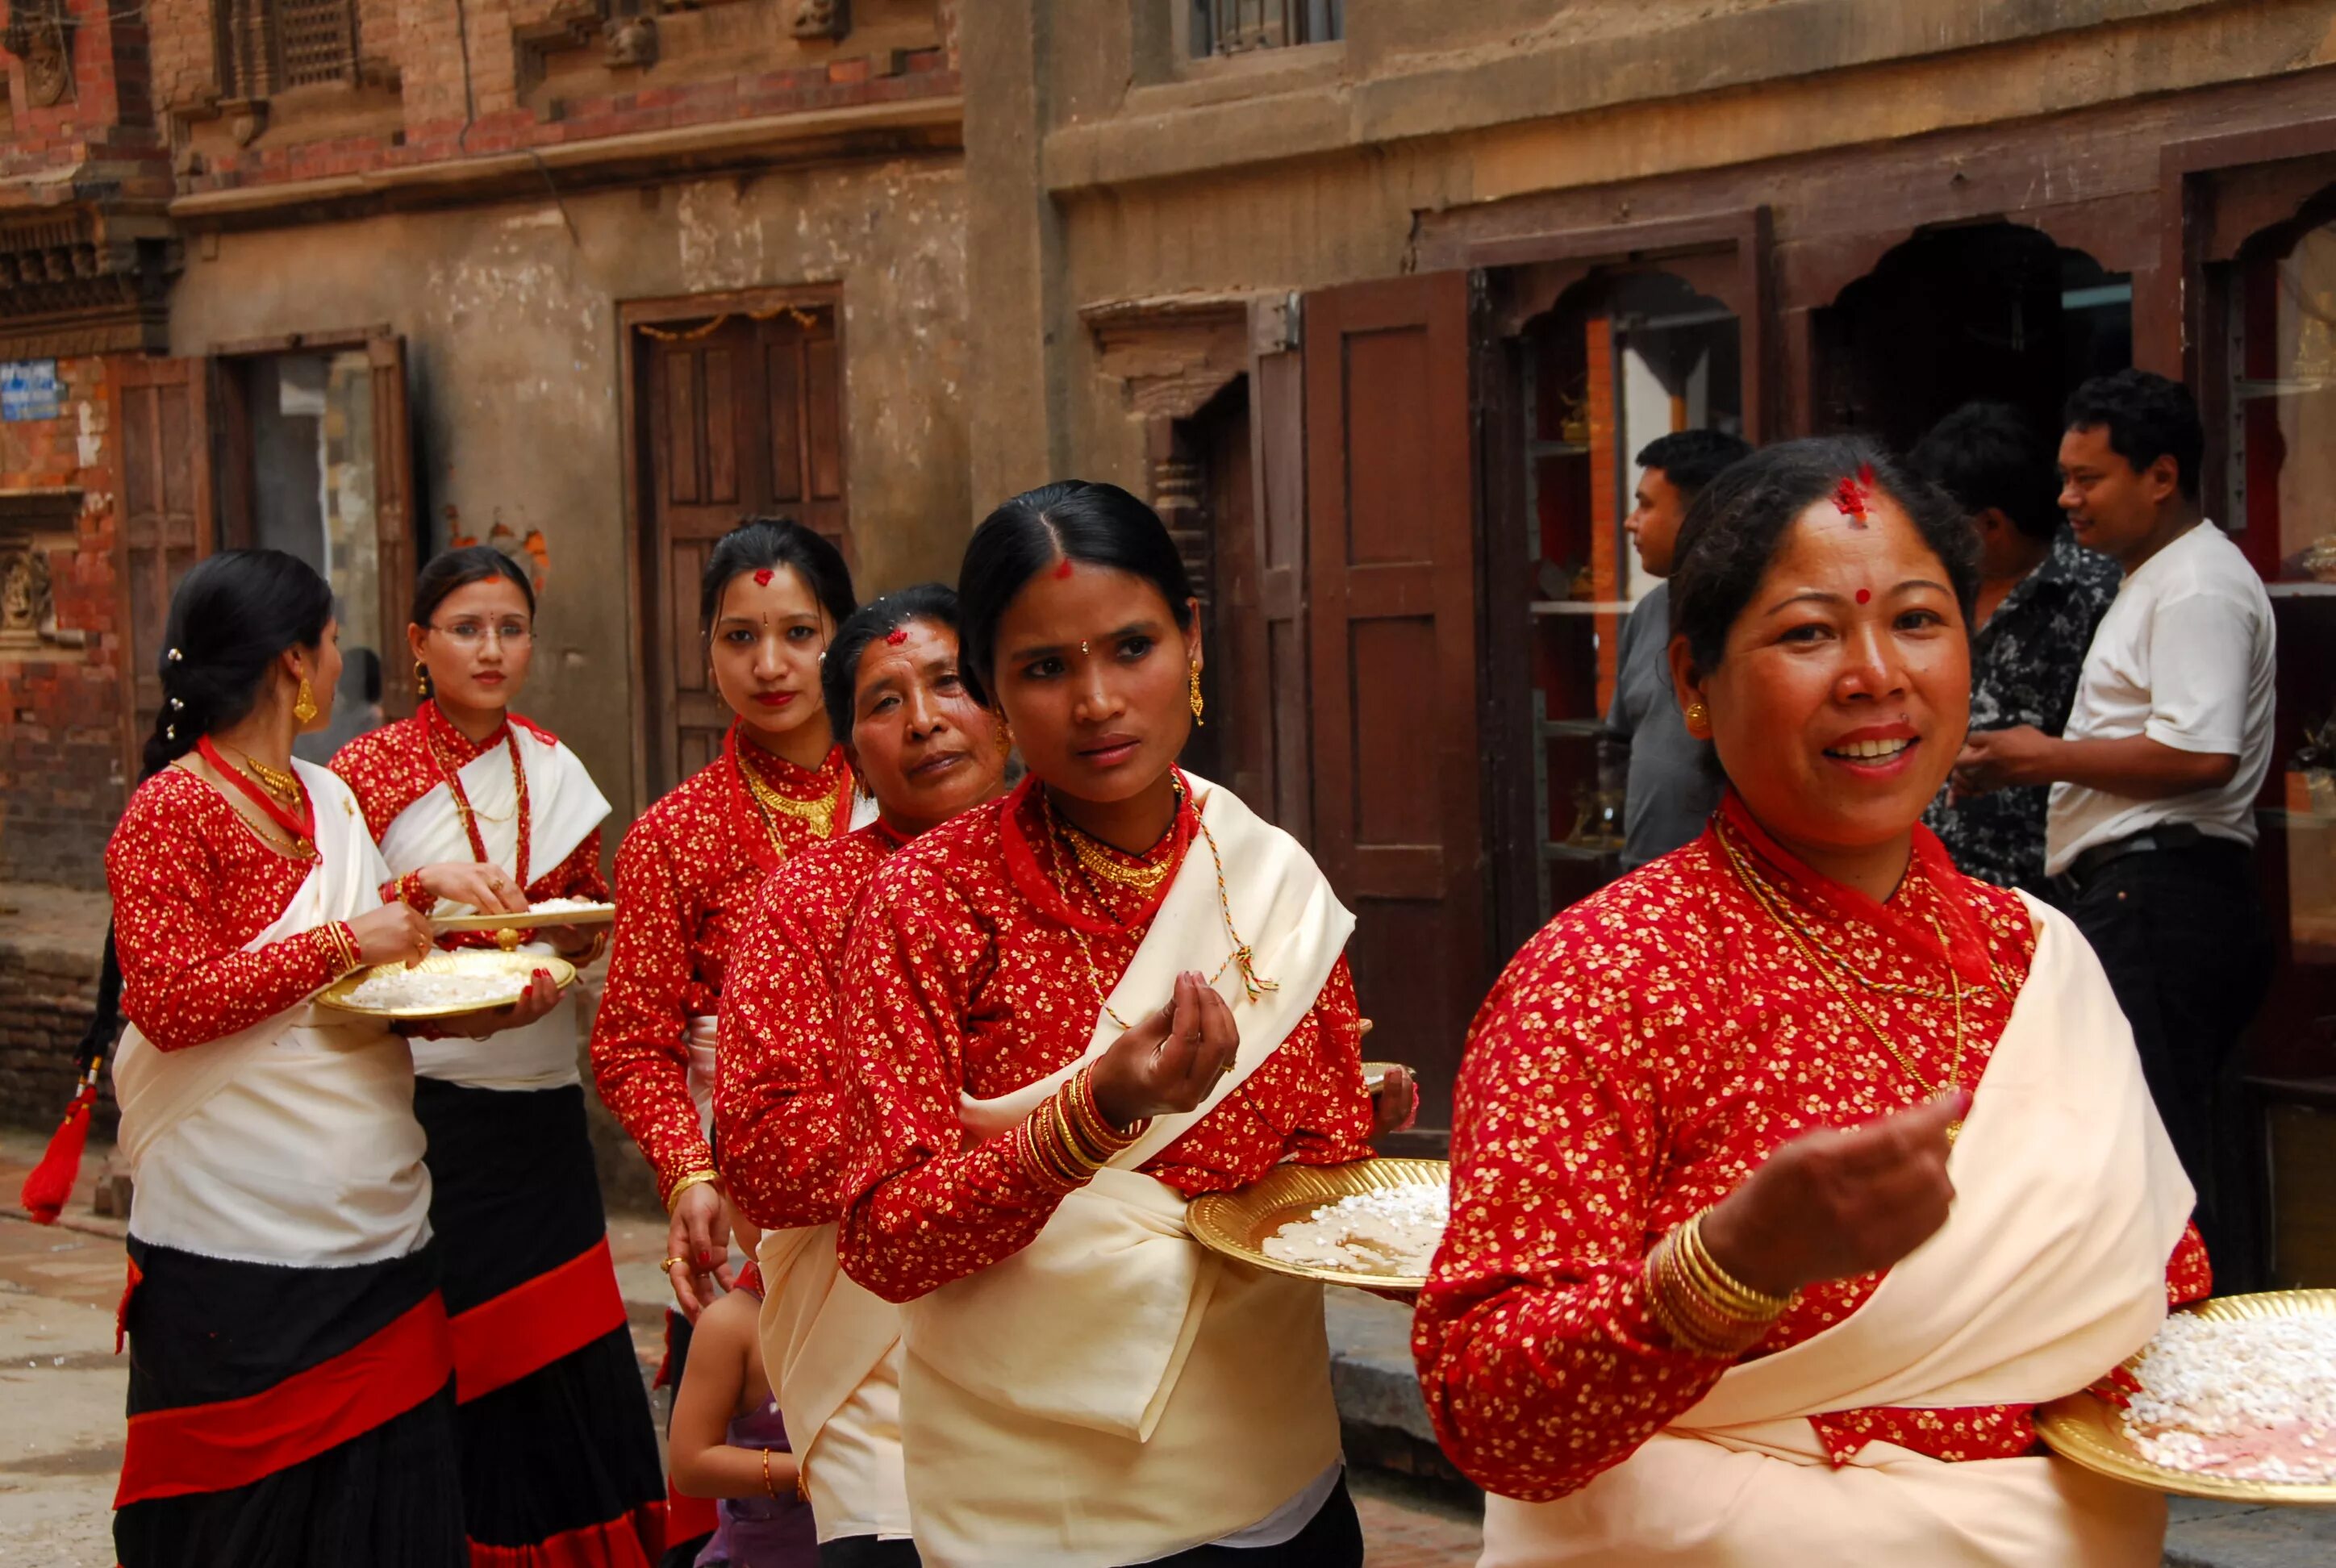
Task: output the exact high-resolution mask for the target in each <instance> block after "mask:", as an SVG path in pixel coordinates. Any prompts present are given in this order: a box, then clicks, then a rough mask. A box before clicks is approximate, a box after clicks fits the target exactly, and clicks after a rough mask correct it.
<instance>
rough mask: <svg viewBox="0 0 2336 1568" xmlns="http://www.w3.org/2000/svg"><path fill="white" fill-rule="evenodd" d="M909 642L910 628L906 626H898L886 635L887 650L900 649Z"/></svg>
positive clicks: (885, 644)
mask: <svg viewBox="0 0 2336 1568" xmlns="http://www.w3.org/2000/svg"><path fill="white" fill-rule="evenodd" d="M908 640H909V628H907V627H905V626H896V627H894V628H892V629H891V630H890V631H888V632H886V633H885V634H884V646H885V647H887V648H898V647H900V645H901V644H902V643H904V642H906V641H908Z"/></svg>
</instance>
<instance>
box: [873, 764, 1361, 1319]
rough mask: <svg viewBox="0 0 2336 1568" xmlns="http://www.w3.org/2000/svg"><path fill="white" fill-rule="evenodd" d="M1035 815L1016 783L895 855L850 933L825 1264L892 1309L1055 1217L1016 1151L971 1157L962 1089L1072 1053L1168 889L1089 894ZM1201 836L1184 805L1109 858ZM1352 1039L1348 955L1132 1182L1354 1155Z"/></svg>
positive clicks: (1038, 1072) (975, 1152)
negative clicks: (831, 1228) (1282, 1033)
mask: <svg viewBox="0 0 2336 1568" xmlns="http://www.w3.org/2000/svg"><path fill="white" fill-rule="evenodd" d="M1043 802H1044V796H1043V794H1041V793H1040V792H1038V791H1037V789H1035V788H1034V787H1033V781H1030V780H1027V779H1026V780H1025V781H1024V782H1023V784H1021V785H1020V786H1019V787H1017V789H1016V790H1015V791H1014V793H1013V794H1010V795H1008V796H1007V797H1006V798H1005V799H1004V800H1001V801H993V802H991V803H988V804H987V805H983V806H977V807H975V808H974V809H973V810H971V811H969V812H967V813H964V814H963V815H961V816H959V817H957V818H956V819H954V820H952V821H950V822H948V823H943V824H942V825H941V826H939V827H937V828H935V829H933V830H932V831H931V832H930V833H926V834H925V835H923V836H922V837H921V838H919V839H918V840H917V841H916V842H913V843H910V844H909V845H907V846H905V847H903V848H901V849H900V850H897V851H895V852H893V853H892V855H891V857H890V858H889V859H888V860H887V861H886V862H884V864H883V865H882V866H881V868H879V870H878V872H877V873H876V878H875V881H874V882H873V883H872V884H871V886H870V888H869V891H868V896H867V900H866V901H865V902H864V903H863V904H862V906H861V911H860V914H859V916H858V918H857V919H856V920H854V921H853V923H852V933H851V938H850V940H849V942H848V944H847V947H846V950H845V958H844V966H843V998H842V1006H843V1025H844V1039H845V1042H846V1046H845V1048H846V1049H847V1050H848V1051H849V1052H850V1053H851V1057H852V1083H853V1089H854V1095H853V1104H854V1109H855V1114H854V1117H853V1128H854V1130H853V1134H852V1147H851V1150H850V1152H849V1154H848V1155H847V1164H846V1174H845V1180H844V1183H843V1190H844V1191H845V1192H846V1193H849V1194H851V1195H852V1196H851V1203H850V1205H849V1208H848V1211H847V1213H845V1215H844V1217H843V1221H842V1230H841V1235H840V1238H839V1251H840V1252H841V1254H842V1260H843V1266H844V1268H845V1270H846V1271H849V1272H850V1273H851V1274H852V1277H853V1278H854V1279H856V1280H858V1281H861V1283H862V1284H864V1285H866V1286H867V1287H868V1288H869V1289H870V1290H873V1291H875V1292H876V1293H877V1294H878V1295H880V1296H883V1297H885V1298H887V1299H888V1300H895V1301H906V1300H913V1299H914V1298H916V1297H918V1296H920V1295H923V1294H924V1293H925V1292H926V1291H928V1290H933V1289H934V1288H936V1287H937V1286H939V1285H943V1284H946V1283H947V1282H949V1281H951V1280H954V1279H959V1278H961V1277H963V1276H965V1275H967V1274H971V1273H974V1272H976V1271H979V1270H981V1269H984V1268H987V1267H988V1265H990V1264H992V1263H995V1262H997V1261H999V1260H1001V1259H1003V1258H1006V1257H1008V1256H1010V1255H1012V1254H1013V1253H1014V1252H1016V1251H1018V1250H1020V1249H1021V1248H1022V1247H1024V1246H1026V1245H1027V1244H1028V1242H1030V1240H1031V1238H1033V1237H1034V1236H1036V1235H1037V1233H1038V1231H1039V1229H1040V1228H1041V1227H1042V1226H1044V1225H1045V1224H1046V1218H1047V1216H1048V1215H1050V1214H1052V1213H1054V1210H1055V1205H1056V1203H1058V1202H1060V1195H1059V1193H1056V1191H1055V1190H1054V1189H1052V1188H1049V1187H1047V1186H1046V1185H1044V1184H1042V1183H1039V1182H1037V1180H1035V1179H1034V1178H1033V1177H1032V1176H1031V1175H1030V1174H1029V1173H1028V1172H1027V1170H1026V1169H1024V1167H1023V1166H1022V1165H1021V1164H1020V1163H1019V1161H1018V1160H1017V1158H1016V1155H1015V1154H1014V1152H1013V1147H1012V1140H1010V1139H1007V1138H998V1139H994V1140H992V1141H991V1142H989V1143H987V1144H981V1145H979V1146H978V1147H975V1148H971V1149H968V1148H966V1147H965V1146H964V1144H965V1137H964V1134H963V1131H962V1129H961V1124H960V1123H959V1116H958V1099H959V1093H960V1092H964V1093H968V1094H971V1095H973V1096H977V1097H978V1098H983V1099H988V1098H993V1097H995V1096H998V1095H1003V1094H1007V1093H1009V1092H1011V1091H1012V1090H1015V1089H1017V1088H1019V1087H1021V1086H1024V1085H1026V1084H1028V1083H1031V1082H1033V1081H1034V1080H1036V1079H1038V1078H1042V1077H1045V1076H1046V1075H1047V1074H1049V1073H1052V1072H1054V1071H1056V1069H1057V1068H1059V1067H1061V1066H1064V1065H1065V1064H1066V1063H1068V1062H1070V1061H1072V1060H1075V1059H1076V1058H1077V1057H1080V1056H1082V1055H1084V1054H1085V1050H1086V1047H1087V1038H1088V1036H1089V1034H1090V1032H1091V1031H1092V1030H1093V1028H1094V1026H1095V1018H1096V1017H1097V1014H1098V1010H1099V1009H1100V1008H1101V1006H1102V1003H1103V999H1104V998H1105V996H1107V995H1108V994H1109V993H1110V990H1111V988H1112V987H1113V986H1114V985H1115V984H1116V983H1117V982H1118V979H1119V976H1120V974H1121V972H1122V971H1123V970H1124V969H1126V967H1127V965H1128V962H1129V960H1130V959H1133V958H1134V955H1135V950H1136V948H1137V947H1138V946H1139V945H1141V943H1142V941H1143V940H1144V932H1145V931H1146V930H1149V929H1150V926H1151V920H1152V916H1153V911H1154V910H1155V909H1156V908H1157V907H1158V903H1159V900H1160V898H1161V897H1163V896H1164V894H1165V892H1166V891H1167V882H1168V881H1169V880H1170V879H1167V878H1163V880H1162V881H1161V883H1160V885H1159V886H1158V887H1157V888H1155V889H1153V891H1152V892H1151V893H1150V894H1149V895H1144V894H1140V893H1138V892H1136V891H1134V890H1133V889H1131V888H1128V887H1124V886H1122V885H1120V884H1118V883H1116V882H1114V881H1111V880H1110V879H1108V878H1104V879H1099V880H1098V879H1092V878H1090V876H1089V875H1088V874H1087V873H1086V872H1085V871H1084V870H1083V868H1081V867H1079V865H1078V863H1077V862H1076V859H1075V858H1074V857H1073V856H1072V855H1071V853H1070V852H1068V851H1067V850H1066V848H1065V847H1064V844H1063V842H1062V841H1061V840H1060V839H1059V838H1058V837H1057V836H1056V833H1055V831H1054V830H1053V828H1052V827H1051V826H1050V823H1049V816H1048V813H1047V812H1046V808H1045V806H1044V803H1043ZM1194 820H1195V819H1194V814H1193V812H1192V807H1191V806H1190V804H1189V803H1188V804H1187V805H1185V806H1184V808H1183V810H1182V811H1181V812H1180V813H1178V817H1177V821H1176V823H1175V825H1174V826H1173V828H1172V829H1171V831H1170V832H1169V833H1168V835H1167V837H1166V838H1165V839H1164V840H1163V842H1161V843H1160V844H1159V845H1158V846H1156V847H1154V848H1153V850H1152V851H1151V852H1149V853H1148V854H1146V855H1144V856H1141V857H1136V856H1124V855H1123V856H1117V857H1115V858H1116V859H1117V860H1118V861H1119V862H1122V863H1123V864H1124V866H1126V867H1128V868H1131V869H1136V870H1140V869H1141V868H1143V867H1146V866H1157V865H1161V864H1163V863H1167V864H1173V863H1175V862H1177V861H1179V860H1180V859H1181V857H1182V856H1183V855H1184V854H1185V853H1187V852H1192V853H1199V854H1207V853H1209V852H1210V850H1209V848H1208V845H1207V843H1206V842H1205V841H1202V842H1199V843H1197V844H1195V843H1194V842H1193V838H1194V832H1193V823H1194ZM1104 852H1105V853H1109V852H1108V851H1104ZM1268 978H1269V979H1270V978H1271V977H1270V976H1269V977H1268ZM1161 1000H1162V1001H1163V1002H1165V1001H1166V1000H1167V998H1165V997H1163V998H1161ZM1131 1021H1132V1020H1131ZM1361 1039H1362V1020H1361V1018H1360V1016H1359V1015H1358V1013H1357V1011H1356V1008H1355V987H1354V979H1353V977H1352V975H1351V974H1349V973H1348V969H1347V963H1346V960H1345V959H1343V958H1342V959H1339V960H1338V966H1337V968H1336V969H1333V970H1332V971H1331V975H1330V978H1329V981H1328V982H1326V983H1325V984H1324V986H1323V987H1322V991H1321V995H1320V996H1319V998H1316V1001H1315V1004H1314V1008H1313V1010H1312V1011H1311V1012H1310V1013H1309V1014H1308V1015H1307V1016H1306V1018H1304V1019H1303V1020H1302V1021H1301V1022H1300V1023H1299V1026H1298V1027H1297V1028H1295V1029H1294V1030H1292V1031H1291V1032H1290V1037H1288V1038H1287V1039H1286V1040H1284V1041H1283V1042H1282V1044H1281V1046H1280V1048H1279V1049H1278V1050H1276V1051H1275V1052H1274V1053H1273V1055H1272V1056H1271V1057H1269V1058H1268V1059H1267V1060H1266V1062H1265V1063H1264V1064H1263V1065H1262V1066H1260V1067H1259V1068H1258V1069H1257V1071H1255V1072H1254V1073H1252V1074H1251V1075H1250V1076H1249V1077H1248V1078H1247V1079H1245V1080H1244V1081H1243V1082H1242V1083H1241V1086H1239V1087H1238V1088H1236V1089H1235V1090H1234V1091H1233V1093H1232V1094H1231V1095H1230V1096H1227V1097H1226V1099H1225V1100H1224V1102H1223V1103H1222V1104H1221V1105H1219V1106H1218V1107H1217V1108H1216V1109H1215V1110H1214V1111H1212V1112H1211V1113H1210V1114H1209V1115H1207V1116H1205V1117H1203V1118H1202V1120H1201V1122H1200V1123H1199V1124H1198V1125H1195V1126H1193V1127H1192V1129H1191V1130H1189V1131H1188V1132H1186V1133H1185V1134H1184V1135H1183V1137H1181V1138H1179V1139H1177V1140H1176V1141H1175V1142H1174V1143H1173V1144H1170V1145H1169V1146H1168V1147H1167V1148H1165V1149H1163V1150H1162V1151H1161V1152H1160V1154H1157V1155H1155V1156H1153V1159H1152V1160H1150V1161H1149V1162H1148V1163H1146V1164H1144V1167H1143V1168H1144V1171H1145V1172H1147V1173H1148V1174H1152V1175H1153V1176H1156V1177H1158V1178H1159V1179H1160V1180H1161V1181H1163V1182H1164V1183H1167V1184H1168V1185H1170V1186H1172V1187H1174V1188H1175V1189H1176V1190H1177V1191H1179V1192H1181V1193H1184V1194H1185V1195H1186V1196H1188V1197H1190V1196H1192V1195H1194V1194H1197V1193H1209V1192H1221V1191H1224V1190H1227V1189H1230V1188H1233V1187H1240V1186H1245V1185H1247V1184H1248V1183H1251V1182H1254V1181H1256V1180H1257V1179H1258V1178H1260V1176H1262V1175H1264V1174H1266V1173H1267V1172H1268V1171H1270V1170H1271V1169H1272V1168H1273V1167H1274V1166H1275V1165H1276V1164H1280V1162H1282V1161H1284V1160H1294V1161H1298V1162H1300V1163H1304V1164H1341V1163H1344V1162H1346V1161H1348V1160H1358V1159H1362V1158H1364V1157H1365V1156H1367V1155H1368V1154H1369V1153H1370V1148H1369V1144H1368V1142H1367V1140H1368V1138H1369V1136H1370V1132H1371V1106H1370V1099H1369V1096H1368V1094H1367V1092H1366V1091H1365V1089H1364V1086H1363V1076H1362V1053H1361V1050H1360V1043H1361Z"/></svg>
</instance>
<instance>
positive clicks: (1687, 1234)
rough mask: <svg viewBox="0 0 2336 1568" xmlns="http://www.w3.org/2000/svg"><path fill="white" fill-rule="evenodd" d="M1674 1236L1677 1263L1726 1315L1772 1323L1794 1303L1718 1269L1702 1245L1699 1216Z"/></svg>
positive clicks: (1683, 1226)
mask: <svg viewBox="0 0 2336 1568" xmlns="http://www.w3.org/2000/svg"><path fill="white" fill-rule="evenodd" d="M1708 1212H1709V1211H1708V1210H1707V1211H1705V1213H1708ZM1676 1235H1677V1237H1678V1242H1679V1253H1680V1259H1679V1261H1680V1263H1681V1265H1682V1266H1683V1267H1684V1268H1685V1269H1686V1271H1687V1273H1688V1277H1689V1280H1690V1281H1692V1282H1693V1283H1694V1284H1695V1285H1696V1287H1697V1288H1698V1290H1702V1291H1704V1292H1706V1293H1708V1296H1709V1297H1710V1299H1711V1300H1712V1301H1713V1302H1714V1303H1715V1304H1716V1305H1718V1307H1719V1308H1720V1310H1722V1311H1724V1312H1726V1313H1727V1314H1728V1316H1730V1317H1734V1318H1739V1319H1742V1320H1746V1321H1773V1320H1776V1319H1777V1318H1780V1317H1782V1316H1783V1315H1784V1312H1785V1309H1786V1308H1787V1307H1790V1306H1791V1305H1792V1304H1793V1299H1792V1297H1791V1296H1789V1295H1785V1296H1772V1295H1769V1294H1768V1293H1767V1291H1765V1290H1754V1289H1753V1288H1752V1287H1751V1286H1749V1285H1747V1284H1746V1283H1744V1281H1741V1280H1738V1279H1737V1278H1736V1276H1734V1275H1733V1274H1730V1273H1729V1272H1728V1271H1727V1270H1725V1269H1723V1268H1721V1267H1720V1266H1719V1262H1718V1260H1717V1259H1716V1258H1714V1257H1713V1256H1712V1255H1711V1252H1710V1250H1709V1249H1708V1248H1707V1247H1705V1246H1704V1244H1703V1214H1702V1213H1698V1214H1696V1215H1694V1216H1693V1217H1691V1218H1690V1219H1689V1221H1688V1222H1687V1223H1686V1224H1684V1225H1681V1226H1680V1227H1679V1230H1678V1232H1676Z"/></svg>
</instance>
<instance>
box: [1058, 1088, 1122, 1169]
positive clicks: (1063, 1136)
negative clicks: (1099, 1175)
mask: <svg viewBox="0 0 2336 1568" xmlns="http://www.w3.org/2000/svg"><path fill="white" fill-rule="evenodd" d="M1046 1110H1047V1114H1048V1116H1049V1117H1050V1118H1051V1119H1052V1121H1053V1122H1054V1125H1055V1136H1056V1139H1057V1140H1058V1141H1059V1142H1060V1144H1061V1146H1062V1150H1063V1153H1064V1154H1067V1155H1069V1156H1070V1158H1071V1160H1072V1162H1073V1163H1074V1164H1076V1166H1077V1167H1078V1168H1079V1169H1080V1171H1081V1172H1082V1173H1084V1174H1085V1175H1088V1176H1092V1175H1094V1174H1095V1173H1096V1172H1097V1171H1100V1170H1102V1169H1103V1167H1104V1163H1105V1161H1106V1160H1108V1159H1110V1158H1111V1155H1110V1154H1108V1153H1105V1154H1096V1153H1095V1151H1094V1150H1092V1149H1090V1148H1088V1147H1087V1146H1086V1144H1085V1142H1084V1141H1083V1140H1081V1138H1080V1137H1079V1133H1078V1128H1077V1126H1076V1125H1075V1124H1074V1123H1073V1121H1072V1119H1071V1107H1070V1105H1069V1102H1068V1101H1067V1100H1066V1099H1065V1097H1064V1096H1062V1094H1060V1093H1059V1092H1057V1093H1056V1094H1055V1095H1054V1096H1052V1097H1050V1098H1049V1099H1048V1100H1047V1102H1046Z"/></svg>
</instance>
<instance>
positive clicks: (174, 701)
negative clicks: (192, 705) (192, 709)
mask: <svg viewBox="0 0 2336 1568" xmlns="http://www.w3.org/2000/svg"><path fill="white" fill-rule="evenodd" d="M170 711H171V712H172V713H184V712H186V711H187V705H186V704H185V703H184V702H181V701H180V699H179V698H177V697H172V698H171V699H170Z"/></svg>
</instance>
